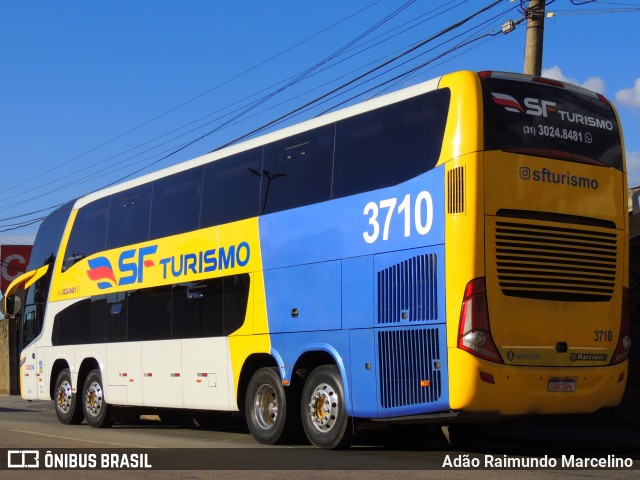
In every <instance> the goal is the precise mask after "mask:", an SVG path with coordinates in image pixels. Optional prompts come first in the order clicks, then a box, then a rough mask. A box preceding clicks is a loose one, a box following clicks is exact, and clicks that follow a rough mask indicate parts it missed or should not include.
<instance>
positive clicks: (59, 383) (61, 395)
mask: <svg viewBox="0 0 640 480" xmlns="http://www.w3.org/2000/svg"><path fill="white" fill-rule="evenodd" d="M76 397H77V395H76V394H75V393H74V392H73V388H72V386H71V372H70V371H69V369H68V368H65V369H63V370H62V371H61V372H60V373H59V374H58V378H57V379H56V385H55V388H54V398H53V405H54V406H55V410H56V415H57V417H58V420H60V423H64V424H65V425H78V424H79V423H82V420H83V419H84V414H83V411H82V406H80V405H79V404H78V402H77V398H76Z"/></svg>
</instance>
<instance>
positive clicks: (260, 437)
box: [245, 367, 300, 445]
mask: <svg viewBox="0 0 640 480" xmlns="http://www.w3.org/2000/svg"><path fill="white" fill-rule="evenodd" d="M289 388H292V387H289ZM293 397H295V391H294V390H289V391H288V392H285V389H284V387H283V386H282V381H281V380H280V375H278V370H277V369H276V368H275V367H264V368H261V369H260V370H258V371H257V372H256V373H254V374H253V377H251V380H250V381H249V387H248V388H247V395H246V400H245V415H246V419H247V426H248V427H249V431H250V432H251V435H252V436H253V438H254V439H255V440H256V441H257V442H259V443H264V444H267V445H275V444H282V443H287V442H290V441H292V440H294V439H295V438H296V436H297V434H298V433H299V432H300V412H297V411H296V410H295V409H296V407H297V405H298V402H297V400H298V399H299V397H296V398H293Z"/></svg>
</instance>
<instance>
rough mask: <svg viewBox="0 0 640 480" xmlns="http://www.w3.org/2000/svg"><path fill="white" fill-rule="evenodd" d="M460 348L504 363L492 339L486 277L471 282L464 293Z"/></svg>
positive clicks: (486, 358) (459, 333) (459, 335)
mask: <svg viewBox="0 0 640 480" xmlns="http://www.w3.org/2000/svg"><path fill="white" fill-rule="evenodd" d="M458 348H461V349H462V350H465V351H467V352H469V353H472V354H473V355H476V356H477V357H480V358H483V359H485V360H489V361H491V362H497V363H502V358H501V357H500V353H499V352H498V349H497V348H496V345H495V343H494V342H493V338H492V337H491V328H490V327H489V307H488V304H487V289H486V285H485V279H484V277H480V278H475V279H473V280H471V281H470V282H469V283H468V284H467V287H466V288H465V291H464V300H463V301H462V309H461V311H460V325H459V330H458Z"/></svg>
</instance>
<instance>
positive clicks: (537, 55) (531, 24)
mask: <svg viewBox="0 0 640 480" xmlns="http://www.w3.org/2000/svg"><path fill="white" fill-rule="evenodd" d="M545 1H546V0H529V7H528V8H527V9H526V10H525V14H526V17H527V38H526V41H525V50H524V73H526V74H528V75H538V76H539V75H540V74H541V73H542V41H543V37H544V7H545Z"/></svg>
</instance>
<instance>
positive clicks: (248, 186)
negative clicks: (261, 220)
mask: <svg viewBox="0 0 640 480" xmlns="http://www.w3.org/2000/svg"><path fill="white" fill-rule="evenodd" d="M261 164H262V147H260V148H256V149H254V150H249V151H247V152H242V153H238V154H236V155H233V156H232V157H229V158H223V159H220V160H217V161H215V162H211V163H209V164H207V165H205V166H204V181H203V192H202V213H201V218H200V228H206V227H212V226H214V225H222V224H224V223H229V222H234V221H237V220H244V219H247V218H252V217H255V216H257V215H258V204H259V196H260V168H261Z"/></svg>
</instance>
